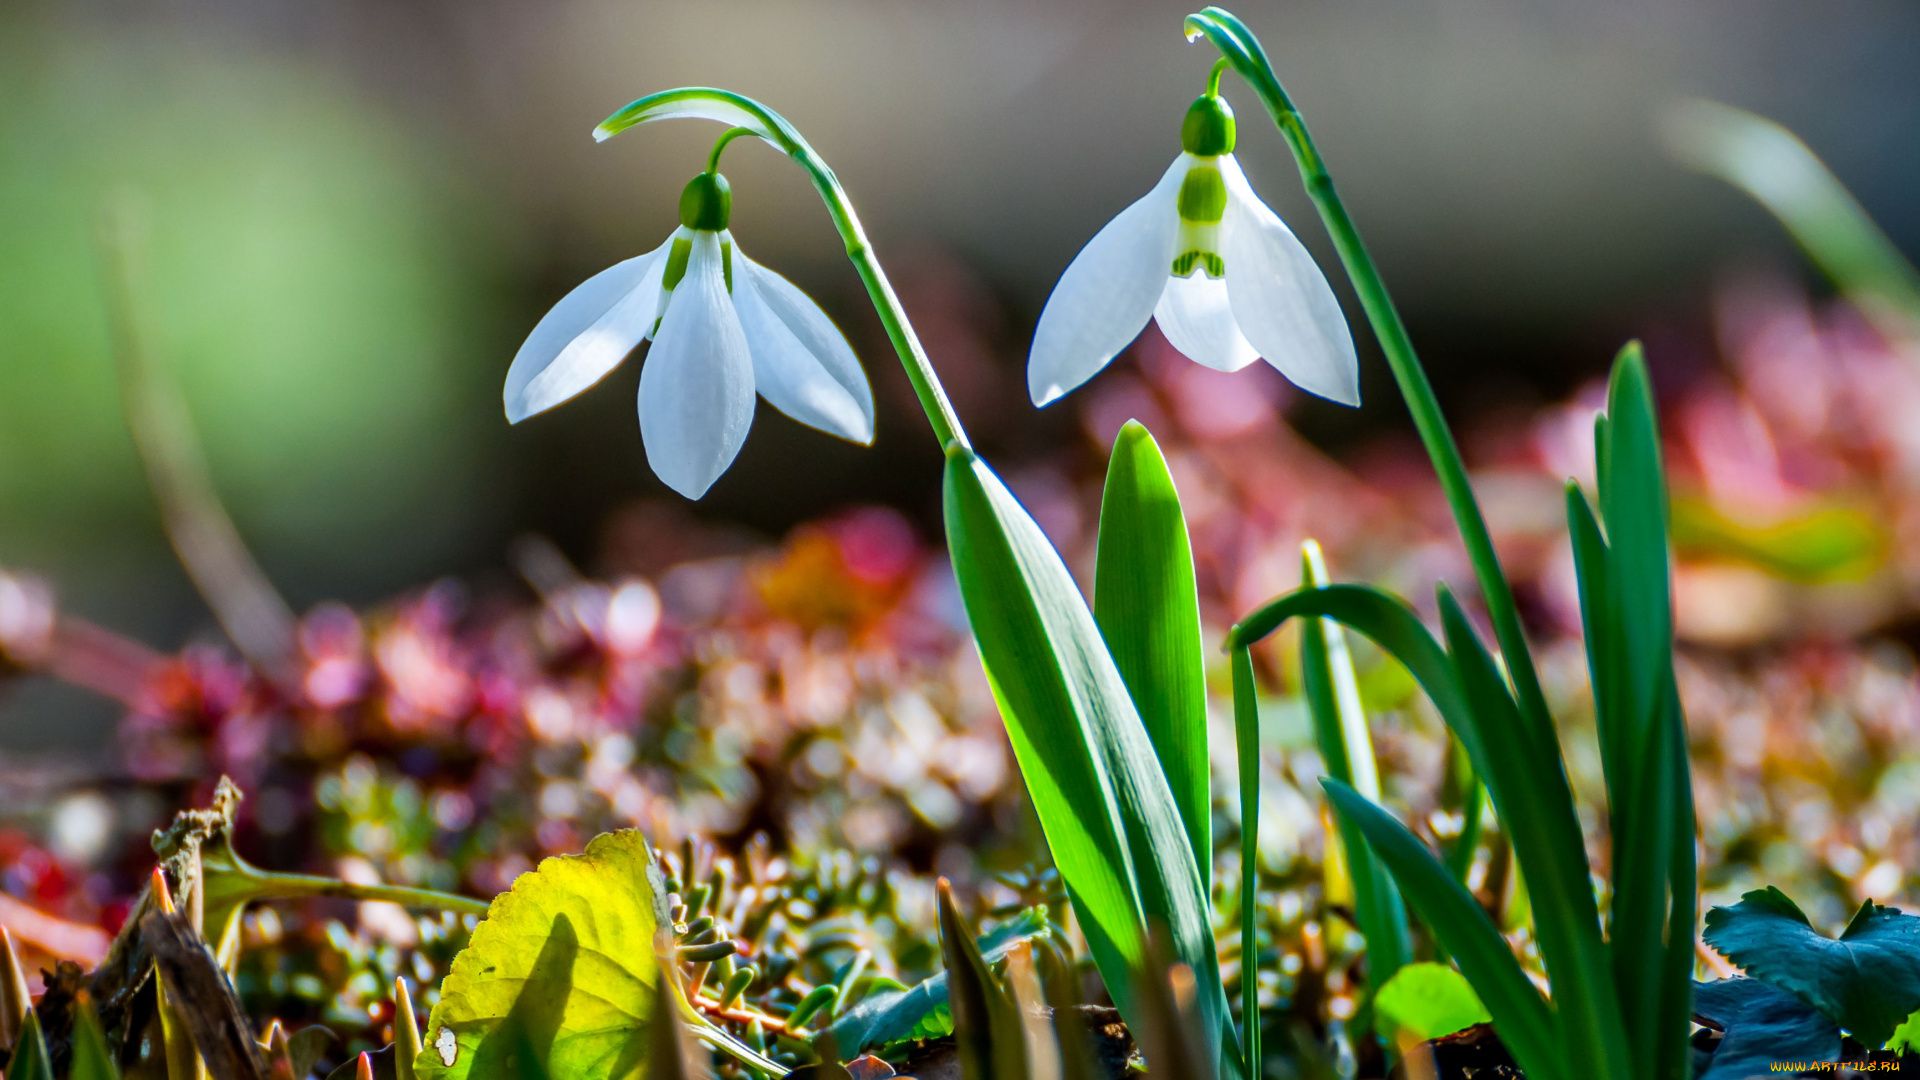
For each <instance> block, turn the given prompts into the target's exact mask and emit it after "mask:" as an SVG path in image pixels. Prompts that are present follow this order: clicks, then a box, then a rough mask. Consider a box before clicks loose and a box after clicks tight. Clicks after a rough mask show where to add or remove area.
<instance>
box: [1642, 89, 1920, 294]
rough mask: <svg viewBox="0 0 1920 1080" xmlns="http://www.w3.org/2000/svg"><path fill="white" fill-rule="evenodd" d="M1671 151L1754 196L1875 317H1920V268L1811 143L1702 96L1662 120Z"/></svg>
mask: <svg viewBox="0 0 1920 1080" xmlns="http://www.w3.org/2000/svg"><path fill="white" fill-rule="evenodd" d="M1663 129H1664V130H1663V133H1664V134H1665V136H1666V142H1667V148H1668V152H1669V153H1671V154H1672V155H1673V157H1674V158H1675V159H1676V160H1678V161H1679V162H1680V163H1681V164H1683V165H1686V166H1688V167H1689V168H1693V169H1696V170H1698V171H1700V172H1702V173H1706V174H1707V175H1709V176H1716V177H1719V178H1720V179H1722V180H1725V181H1726V182H1727V183H1729V184H1732V185H1733V186H1735V187H1737V188H1739V189H1740V190H1742V191H1744V192H1746V193H1747V194H1748V195H1750V196H1752V197H1753V198H1754V199H1755V200H1757V201H1758V202H1759V203H1760V204H1761V205H1762V206H1765V207H1766V208H1767V209H1768V210H1769V211H1770V212H1771V213H1772V214H1773V215H1774V216H1775V217H1777V218H1779V219H1780V222H1781V224H1783V225H1785V226H1786V227H1787V231H1788V232H1789V233H1790V234H1792V236H1793V238H1794V240H1795V241H1796V242H1798V243H1799V245H1800V246H1801V248H1802V249H1804V250H1805V251H1806V253H1807V255H1808V256H1809V257H1811V258H1812V259H1813V262H1814V264H1815V265H1817V266H1819V267H1820V269H1821V271H1823V272H1824V273H1825V274H1826V275H1827V276H1828V277H1829V278H1831V279H1833V282H1834V284H1836V285H1838V286H1839V287H1840V288H1841V289H1842V290H1843V291H1845V292H1847V293H1849V294H1851V295H1852V296H1853V297H1854V298H1855V299H1856V300H1861V301H1865V302H1866V303H1867V306H1868V309H1869V311H1870V312H1872V313H1873V314H1875V315H1876V316H1881V315H1886V316H1893V317H1896V318H1900V319H1903V320H1905V321H1903V322H1900V323H1896V324H1895V325H1894V326H1893V327H1892V329H1894V330H1896V331H1910V330H1911V328H1912V326H1913V322H1912V320H1915V319H1920V271H1916V270H1915V269H1914V266H1913V264H1912V263H1910V262H1908V261H1907V259H1906V256H1904V255H1902V254H1901V253H1900V249H1899V248H1898V247H1896V246H1894V244H1893V242H1892V241H1890V240H1888V239H1887V235H1886V233H1884V232H1882V231H1881V230H1880V227H1879V226H1878V225H1876V224H1874V222H1873V219H1872V218H1870V217H1868V216H1867V212H1866V211H1865V210H1864V209H1862V208H1861V206H1860V204H1859V203H1858V202H1856V201H1855V200H1854V198H1853V196H1852V195H1851V194H1849V193H1848V192H1847V189H1846V187H1845V186H1844V185H1842V184H1841V183H1840V180H1839V178H1838V177H1836V176H1834V175H1833V172H1832V171H1831V170H1830V169H1828V168H1827V166H1826V164H1825V163H1823V162H1822V161H1821V160H1820V159H1819V157H1817V156H1816V155H1815V154H1814V152H1813V151H1812V150H1810V149H1808V147H1807V144H1806V143H1804V142H1802V141H1800V139H1799V137H1798V136H1796V135H1794V134H1793V133H1792V132H1791V131H1788V130H1787V129H1786V128H1784V127H1781V126H1780V125H1779V124H1776V123H1774V122H1773V121H1771V120H1768V119H1766V118H1765V117H1762V116H1756V115H1755V114H1753V113H1750V112H1747V111H1745V110H1744V109H1736V108H1733V107H1732V106H1729V105H1722V104H1720V103H1718V102H1713V101H1702V100H1698V99H1694V100H1689V101H1685V102H1683V103H1681V104H1680V105H1679V106H1677V107H1676V108H1674V109H1673V111H1672V112H1671V113H1670V114H1669V115H1668V116H1667V117H1666V122H1665V124H1664V125H1663Z"/></svg>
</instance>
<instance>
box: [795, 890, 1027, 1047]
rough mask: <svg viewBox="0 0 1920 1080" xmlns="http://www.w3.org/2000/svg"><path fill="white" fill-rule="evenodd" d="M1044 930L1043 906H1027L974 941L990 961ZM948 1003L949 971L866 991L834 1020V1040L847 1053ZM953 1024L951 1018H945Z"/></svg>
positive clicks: (909, 1028)
mask: <svg viewBox="0 0 1920 1080" xmlns="http://www.w3.org/2000/svg"><path fill="white" fill-rule="evenodd" d="M1046 932H1047V910H1046V909H1045V908H1041V907H1035V908H1028V909H1027V910H1025V911H1023V912H1021V913H1020V914H1018V915H1015V916H1014V917H1013V918H1011V919H1008V920H1007V921H1006V922H1003V923H1001V924H1000V925H999V926H996V927H994V928H993V929H992V930H989V931H988V932H986V933H984V934H981V935H980V937H979V940H978V943H977V944H978V947H979V950H980V953H981V955H983V956H984V957H985V958H986V960H987V962H988V963H994V962H995V961H998V960H1000V959H1002V958H1003V957H1005V956H1006V955H1007V953H1009V952H1011V951H1012V950H1013V948H1014V947H1015V946H1016V945H1020V944H1022V943H1023V942H1027V941H1031V940H1033V939H1034V938H1035V937H1037V936H1039V935H1041V934H1044V933H1046ZM946 1004H947V973H946V972H944V971H942V972H940V973H939V974H937V975H934V976H933V977H931V978H929V979H927V980H925V981H923V982H921V983H919V984H918V985H916V986H914V987H912V988H910V989H905V990H891V991H882V992H880V993H876V994H872V995H869V996H868V997H867V998H866V1000H864V1001H862V1002H861V1003H860V1004H858V1005H856V1006H854V1007H853V1008H851V1009H848V1010H847V1011H846V1013H845V1014H844V1015H842V1016H841V1017H840V1018H839V1019H838V1020H836V1021H834V1024H833V1027H832V1029H831V1034H832V1035H833V1040H834V1042H835V1043H836V1044H837V1045H838V1046H840V1047H841V1048H842V1049H844V1050H845V1051H847V1052H848V1053H850V1054H852V1053H858V1052H860V1051H862V1050H865V1049H866V1048H868V1047H870V1046H880V1045H884V1044H886V1043H890V1042H894V1041H896V1040H899V1039H904V1038H907V1037H908V1036H910V1035H912V1034H913V1032H914V1030H915V1029H916V1027H917V1026H918V1025H919V1024H920V1023H921V1021H922V1020H924V1019H926V1018H927V1017H929V1016H931V1015H933V1014H934V1013H935V1012H936V1011H939V1010H942V1009H944V1008H945V1007H946ZM948 1030H951V1022H949V1023H948Z"/></svg>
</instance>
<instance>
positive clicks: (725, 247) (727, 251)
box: [720, 243, 733, 296]
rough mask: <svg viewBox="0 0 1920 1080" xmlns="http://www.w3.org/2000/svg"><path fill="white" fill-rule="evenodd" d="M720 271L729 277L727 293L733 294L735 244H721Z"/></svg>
mask: <svg viewBox="0 0 1920 1080" xmlns="http://www.w3.org/2000/svg"><path fill="white" fill-rule="evenodd" d="M720 273H721V275H722V276H723V277H725V278H726V279H727V295H729V296H731V295H733V245H732V244H730V243H729V244H721V245H720Z"/></svg>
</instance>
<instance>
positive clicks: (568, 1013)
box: [414, 829, 666, 1080]
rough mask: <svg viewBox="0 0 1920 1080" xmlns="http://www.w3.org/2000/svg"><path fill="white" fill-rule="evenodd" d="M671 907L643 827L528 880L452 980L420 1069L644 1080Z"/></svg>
mask: <svg viewBox="0 0 1920 1080" xmlns="http://www.w3.org/2000/svg"><path fill="white" fill-rule="evenodd" d="M664 900H665V896H664V893H663V891H662V888H661V882H660V879H659V877H658V871H657V870H656V869H655V867H654V864H653V860H652V855H651V852H650V851H649V850H648V848H647V843H646V841H645V840H644V839H643V838H642V837H641V835H640V833H639V832H638V831H637V830H631V829H629V830H625V831H622V832H614V833H604V834H602V835H600V836H597V837H594V839H593V841H592V842H591V843H589V844H588V845H587V850H586V852H585V854H582V855H565V856H557V857H554V858H550V859H546V860H544V861H543V862H541V864H540V866H539V868H538V869H537V870H535V871H534V872H532V873H530V874H522V875H521V876H520V878H519V879H518V880H516V881H515V882H514V883H513V888H512V889H511V890H509V891H507V892H505V893H502V894H500V895H499V896H497V897H495V898H494V900H493V905H492V907H491V908H490V910H489V911H488V912H487V917H486V919H485V920H483V921H482V922H481V923H480V925H479V926H478V927H476V928H475V929H474V932H473V938H472V940H471V941H470V942H469V943H468V945H467V947H466V948H465V949H462V950H461V952H460V955H458V956H456V957H454V960H453V966H452V968H451V969H450V970H449V971H448V973H447V977H446V980H445V981H444V982H442V983H441V986H440V1003H439V1004H438V1005H435V1006H434V1007H433V1012H432V1014H431V1015H430V1016H429V1017H428V1018H427V1047H426V1050H425V1051H424V1052H423V1053H421V1055H420V1056H419V1058H418V1059H417V1060H416V1061H415V1063H414V1068H415V1071H416V1073H417V1074H418V1075H419V1076H420V1078H421V1080H468V1078H471V1080H528V1078H529V1077H539V1076H550V1077H556V1078H566V1077H576V1076H592V1077H599V1078H606V1080H627V1078H637V1077H640V1076H641V1075H642V1072H643V1069H644V1067H645V1065H646V1058H647V1049H648V1046H649V1038H650V1035H649V1029H650V1028H651V1026H652V1025H653V1023H654V1021H655V1018H656V1012H657V1009H656V1004H655V990H654V984H655V983H656V982H657V981H658V980H659V979H660V977H661V970H660V961H659V959H658V955H657V954H656V952H655V950H656V948H659V947H660V945H659V943H657V942H656V937H660V936H664V935H663V934H662V931H663V929H664V928H665V926H666V920H665V918H664V915H663V913H662V912H661V910H660V905H661V904H662V903H663V902H664Z"/></svg>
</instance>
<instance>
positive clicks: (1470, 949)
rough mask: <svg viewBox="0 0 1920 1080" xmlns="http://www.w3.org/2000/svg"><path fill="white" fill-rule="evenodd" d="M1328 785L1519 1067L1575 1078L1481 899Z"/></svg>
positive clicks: (1376, 815) (1368, 807)
mask: <svg viewBox="0 0 1920 1080" xmlns="http://www.w3.org/2000/svg"><path fill="white" fill-rule="evenodd" d="M1321 786H1322V787H1324V788H1325V789H1326V792H1327V797H1328V798H1330V799H1332V800H1333V805H1334V809H1336V810H1337V811H1339V813H1340V815H1341V817H1342V818H1345V819H1347V820H1350V821H1352V822H1353V823H1354V824H1355V825H1356V826H1358V827H1359V829H1360V831H1361V833H1362V834H1364V835H1365V837H1366V839H1367V842H1368V844H1370V845H1371V846H1372V848H1373V850H1374V852H1375V854H1377V855H1379V856H1380V859H1381V861H1382V862H1384V863H1386V864H1387V868H1388V869H1389V870H1391V871H1392V872H1393V876H1394V878H1395V879H1396V880H1397V881H1398V882H1399V884H1400V888H1401V891H1402V892H1403V893H1404V894H1405V896H1406V898H1407V903H1408V904H1410V905H1412V907H1413V910H1414V911H1415V912H1417V913H1418V914H1419V916H1420V919H1421V921H1423V922H1425V923H1426V924H1427V926H1428V928H1429V929H1431V930H1432V931H1433V935H1434V937H1436V938H1438V939H1439V940H1440V943H1441V944H1442V945H1444V946H1446V949H1447V952H1449V953H1451V954H1452V955H1453V958H1454V962H1455V963H1456V964H1458V965H1460V971H1461V974H1463V975H1465V976H1466V977H1467V981H1468V982H1469V983H1471V984H1472V985H1473V989H1474V992H1475V993H1476V994H1478V995H1479V997H1480V1000H1481V1001H1482V1002H1483V1003H1485V1005H1486V1007H1487V1012H1488V1014H1489V1015H1491V1016H1492V1017H1493V1026H1494V1030H1495V1031H1497V1032H1499V1033H1500V1039H1501V1041H1502V1042H1504V1043H1506V1045H1507V1049H1508V1050H1509V1051H1511V1052H1512V1053H1513V1058H1514V1061H1515V1062H1517V1063H1518V1064H1519V1065H1520V1067H1521V1069H1523V1070H1524V1071H1525V1072H1526V1074H1527V1076H1529V1077H1531V1078H1533V1080H1571V1077H1570V1076H1569V1075H1568V1074H1567V1073H1566V1072H1564V1071H1563V1070H1562V1068H1561V1061H1562V1060H1563V1058H1562V1054H1563V1051H1564V1050H1565V1048H1564V1047H1563V1046H1562V1045H1561V1044H1560V1041H1559V1039H1558V1038H1557V1036H1556V1032H1555V1025H1554V1019H1553V1014H1552V1012H1551V1011H1550V1010H1549V1009H1548V1006H1547V1003H1546V1001H1544V1000H1543V999H1542V998H1541V997H1540V992H1539V991H1538V990H1536V989H1534V986H1533V983H1532V982H1530V981H1528V979H1527V976H1526V973H1525V972H1524V971H1522V970H1521V969H1520V962H1519V961H1518V960H1516V959H1514V956H1513V950H1512V949H1510V948H1508V947H1507V942H1506V939H1505V938H1502V937H1501V936H1500V931H1499V930H1498V929H1496V928H1495V927H1494V925H1493V921H1492V920H1491V919H1488V918H1487V913H1486V910H1485V909H1484V908H1482V907H1481V906H1480V903H1479V901H1477V900H1475V899H1474V898H1473V894H1472V893H1469V892H1468V891H1467V890H1466V886H1464V885H1461V884H1460V883H1459V882H1458V881H1455V880H1454V879H1453V875H1452V874H1450V873H1448V872H1447V868H1446V867H1445V866H1442V865H1441V864H1440V861H1439V860H1438V859H1436V858H1434V857H1433V854H1432V853H1431V852H1429V851H1428V850H1427V847H1426V845H1425V844H1423V843H1421V842H1420V838H1419V837H1417V836H1415V835H1413V833H1412V832H1411V831H1410V830H1408V828H1407V827H1406V826H1405V825H1402V824H1400V822H1398V821H1396V820H1394V818H1393V816H1392V815H1391V814H1388V813H1387V812H1386V811H1385V810H1383V809H1381V808H1380V807H1378V806H1376V805H1374V804H1373V803H1372V802H1370V801H1369V800H1367V799H1366V798H1365V797H1363V796H1362V795H1361V794H1360V793H1359V792H1357V791H1355V790H1353V789H1352V788H1350V787H1348V786H1347V785H1345V784H1343V783H1341V782H1340V781H1338V780H1334V779H1330V778H1329V779H1325V780H1322V781H1321Z"/></svg>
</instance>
